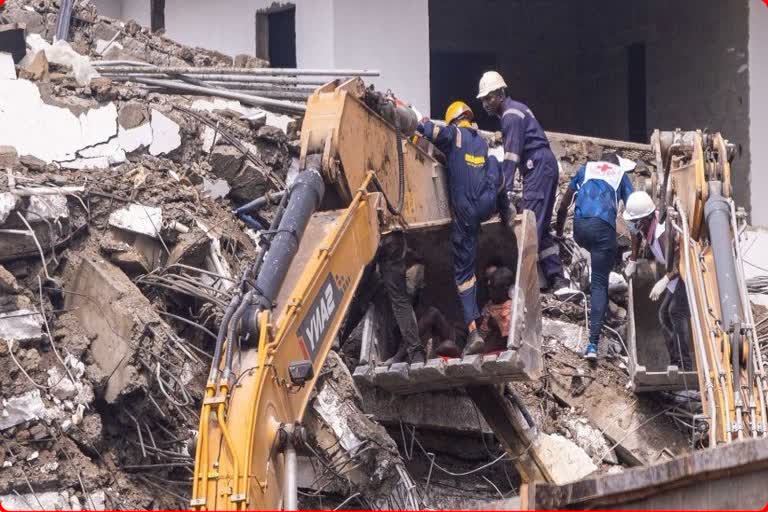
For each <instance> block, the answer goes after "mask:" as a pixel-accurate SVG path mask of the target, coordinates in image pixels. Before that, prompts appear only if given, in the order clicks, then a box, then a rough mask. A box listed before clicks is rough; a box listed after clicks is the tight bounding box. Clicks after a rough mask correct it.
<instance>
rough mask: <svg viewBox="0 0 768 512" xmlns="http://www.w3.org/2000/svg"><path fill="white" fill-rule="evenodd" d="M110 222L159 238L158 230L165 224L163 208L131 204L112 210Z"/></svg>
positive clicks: (116, 225) (122, 227)
mask: <svg viewBox="0 0 768 512" xmlns="http://www.w3.org/2000/svg"><path fill="white" fill-rule="evenodd" d="M109 224H110V225H111V226H114V227H116V228H120V229H124V230H126V231H131V232H132V233H139V234H142V235H146V236H149V237H152V238H158V236H157V234H158V231H159V230H160V229H161V228H162V225H163V210H161V209H160V208H155V207H152V206H143V205H140V204H131V205H129V206H128V207H126V208H123V209H121V210H116V211H114V212H112V214H111V215H110V216H109Z"/></svg>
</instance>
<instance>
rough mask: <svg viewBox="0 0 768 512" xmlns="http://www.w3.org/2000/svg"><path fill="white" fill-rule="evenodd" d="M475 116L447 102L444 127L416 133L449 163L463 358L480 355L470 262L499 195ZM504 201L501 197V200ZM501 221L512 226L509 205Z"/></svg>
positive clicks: (495, 168)
mask: <svg viewBox="0 0 768 512" xmlns="http://www.w3.org/2000/svg"><path fill="white" fill-rule="evenodd" d="M473 119H474V113H473V112H472V109H471V108H469V106H468V105H467V104H466V103H464V102H461V101H456V102H454V103H452V104H451V105H450V106H449V107H448V109H447V110H446V112H445V123H446V126H439V125H437V124H435V123H433V122H432V121H431V120H430V119H428V118H424V119H422V120H421V123H420V124H419V131H420V132H421V133H423V134H424V136H425V137H427V139H429V140H430V141H432V143H433V144H435V146H437V148H438V149H439V150H440V151H442V152H443V153H444V154H445V156H446V159H447V161H448V165H447V172H448V188H449V194H450V200H451V208H452V210H453V233H452V235H451V244H452V246H453V268H454V279H455V282H456V287H457V289H458V294H459V300H460V301H461V307H462V310H463V313H464V324H465V325H466V326H467V331H468V333H469V334H468V337H467V343H466V346H465V353H467V354H477V353H480V352H482V351H483V350H484V341H483V337H482V336H481V334H480V331H478V329H477V322H476V320H477V319H478V317H479V316H480V311H479V309H478V305H477V278H476V277H475V257H476V255H477V238H478V234H479V232H480V224H481V223H482V222H483V221H485V220H488V219H489V218H490V217H491V215H493V214H494V213H495V212H496V209H497V206H499V205H497V199H498V197H499V191H500V190H501V184H502V183H501V175H500V170H499V163H498V161H497V160H496V158H495V157H493V156H491V157H489V156H488V144H487V143H486V142H485V140H484V139H483V138H482V137H481V136H480V134H479V133H478V132H477V128H476V127H475V126H474V125H473V124H472V120H473ZM503 199H506V198H503ZM500 206H501V211H502V212H503V215H504V218H505V221H506V222H507V223H508V225H511V223H512V222H514V214H512V213H510V208H512V206H511V205H510V204H508V203H507V204H502V205H500Z"/></svg>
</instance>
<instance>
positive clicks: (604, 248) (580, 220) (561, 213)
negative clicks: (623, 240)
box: [556, 153, 635, 361]
mask: <svg viewBox="0 0 768 512" xmlns="http://www.w3.org/2000/svg"><path fill="white" fill-rule="evenodd" d="M634 168H635V164H634V162H631V161H629V160H625V159H623V158H621V159H620V158H619V157H618V156H617V155H616V153H604V154H603V155H602V158H601V161H599V162H587V163H586V164H585V165H582V166H581V168H580V169H579V170H578V171H577V172H576V174H575V175H574V176H573V178H572V179H571V182H570V184H569V185H568V189H567V190H566V192H565V195H564V196H563V198H562V200H561V201H560V208H558V210H557V223H556V225H557V228H556V235H557V236H558V237H562V236H563V227H564V226H565V220H566V218H567V216H568V208H569V207H570V205H571V202H572V200H573V196H574V195H575V196H576V208H575V211H574V215H573V238H574V240H575V241H576V243H577V244H579V245H580V246H581V247H583V248H584V249H586V250H587V251H589V255H590V258H591V266H592V271H591V274H590V276H591V281H590V296H591V297H592V303H591V305H590V313H589V343H588V344H587V349H586V352H585V354H584V357H585V358H586V359H588V360H593V361H594V360H596V359H597V346H598V343H599V341H600V332H601V330H602V328H603V320H604V318H605V312H606V310H607V309H608V276H609V275H610V273H611V269H612V268H613V265H614V263H615V262H616V251H617V247H618V245H617V238H616V214H617V213H618V207H619V201H623V202H624V204H625V205H626V204H627V201H628V199H629V196H630V194H632V192H633V188H632V182H631V181H630V180H629V177H628V176H627V175H626V172H628V171H630V170H632V169H634Z"/></svg>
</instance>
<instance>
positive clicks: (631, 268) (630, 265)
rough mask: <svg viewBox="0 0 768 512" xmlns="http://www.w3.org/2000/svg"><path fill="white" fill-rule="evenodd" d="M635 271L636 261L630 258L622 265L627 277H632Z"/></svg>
mask: <svg viewBox="0 0 768 512" xmlns="http://www.w3.org/2000/svg"><path fill="white" fill-rule="evenodd" d="M635 272H637V262H636V261H632V260H629V261H627V266H626V267H624V275H625V276H627V279H632V276H634V275H635Z"/></svg>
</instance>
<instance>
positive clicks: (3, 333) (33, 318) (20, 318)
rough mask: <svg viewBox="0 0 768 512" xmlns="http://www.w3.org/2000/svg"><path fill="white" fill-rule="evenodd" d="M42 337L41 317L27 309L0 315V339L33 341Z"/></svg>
mask: <svg viewBox="0 0 768 512" xmlns="http://www.w3.org/2000/svg"><path fill="white" fill-rule="evenodd" d="M42 337H43V315H41V314H40V313H38V312H36V311H30V310H28V309H19V310H18V311H11V312H8V313H0V339H2V340H6V341H18V342H22V343H23V342H26V341H35V340H39V339H41V338H42Z"/></svg>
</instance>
